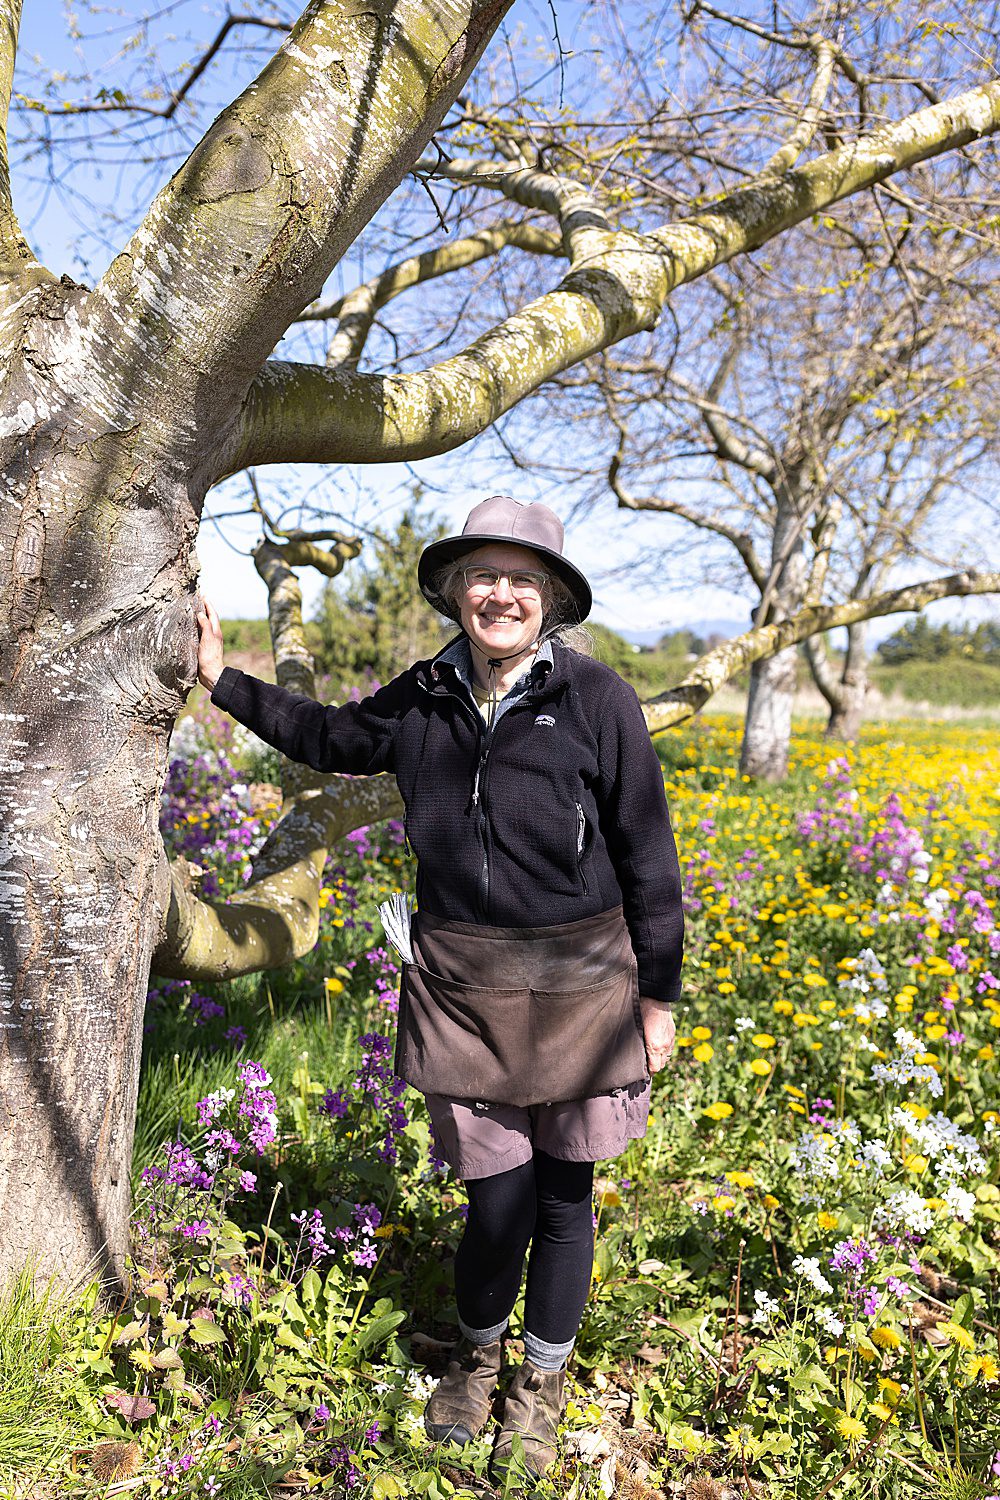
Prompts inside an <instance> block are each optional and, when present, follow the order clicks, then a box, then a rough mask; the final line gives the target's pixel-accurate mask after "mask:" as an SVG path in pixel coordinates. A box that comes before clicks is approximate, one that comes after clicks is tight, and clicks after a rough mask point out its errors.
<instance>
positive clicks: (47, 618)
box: [0, 0, 510, 1284]
mask: <svg viewBox="0 0 1000 1500" xmlns="http://www.w3.org/2000/svg"><path fill="white" fill-rule="evenodd" d="M509 4H510V0H441V3H438V4H435V5H434V6H433V7H431V6H429V5H427V4H426V0H399V3H393V4H392V5H388V4H387V3H385V0H371V3H370V4H367V3H366V5H365V7H364V8H363V9H361V8H359V7H357V6H356V5H354V4H353V0H311V3H310V4H309V6H308V7H307V8H306V10H305V11H304V12H303V15H302V17H301V18H300V20H299V22H298V23H297V24H296V26H295V28H294V29H293V31H292V34H291V36H290V37H289V40H288V42H286V43H285V45H284V46H283V47H282V48H281V49H280V50H279V52H278V53H277V54H276V56H275V58H274V59H272V61H271V63H269V64H268V66H267V68H266V69H265V70H264V73H263V74H262V75H261V77H260V79H259V80H258V82H257V84H255V85H254V86H252V87H251V89H249V90H248V91H247V92H246V93H245V94H244V95H243V96H242V98H241V99H240V100H238V101H236V103H235V104H234V105H233V106H231V108H230V109H229V110H228V111H225V112H224V114H223V115H222V116H221V117H220V120H219V121H217V122H216V125H215V126H213V127H212V129H211V130H210V131H209V132H208V134H207V136H206V137H205V139H204V140H203V141H202V143H201V144H200V146H198V147H197V148H196V150H195V151H194V153H193V154H192V156H191V157H190V158H189V160H188V162H187V163H186V164H185V165H184V167H182V169H181V170H180V172H179V173H178V174H177V175H176V176H175V178H174V179H173V180H172V182H171V183H170V184H168V185H167V187H166V188H164V189H163V191H162V192H161V194H160V195H159V197H158V198H157V200H156V202H155V204H154V205H153V207H152V208H151V210H150V212H149V214H148V215H147V218H146V221H145V222H144V223H143V224H142V225H141V227H140V228H139V230H138V231H137V232H136V234H135V235H134V236H133V239H132V241H131V242H130V244H129V246H128V247H127V249H126V250H125V251H124V252H123V253H122V254H121V255H119V256H118V257H117V258H116V259H115V261H114V262H113V264H112V265H111V267H110V268H109V269H108V271H107V273H106V275H105V276H104V277H103V278H102V279H101V281H100V282H99V283H98V285H97V287H96V288H95V289H94V291H93V292H87V291H86V289H84V288H82V287H78V286H76V285H74V284H73V283H72V282H71V281H69V279H68V278H64V279H63V281H62V282H57V281H55V279H54V278H53V277H51V276H50V275H49V274H48V273H46V272H45V271H44V270H43V269H42V268H40V267H38V266H37V265H35V264H34V263H33V262H30V261H28V260H25V259H24V257H25V256H26V255H28V254H29V252H27V248H26V247H24V251H23V254H22V251H21V248H20V242H19V241H18V238H17V231H16V227H15V226H16V221H15V220H14V219H13V217H12V213H11V212H10V211H9V204H7V203H5V201H4V200H5V196H6V186H7V184H6V175H5V167H4V162H5V158H4V157H3V156H2V153H0V278H2V277H3V276H4V275H6V277H7V279H6V281H5V282H4V283H3V286H2V296H0V344H2V347H3V352H4V359H3V368H2V370H0V1195H2V1196H0V1222H2V1224H3V1233H2V1235H0V1282H2V1281H3V1280H4V1279H5V1277H6V1275H8V1274H9V1273H11V1272H16V1271H17V1270H18V1269H19V1268H20V1267H21V1266H23V1265H24V1263H25V1262H26V1261H30V1262H32V1263H34V1264H35V1266H36V1268H37V1271H38V1274H39V1275H41V1276H48V1275H50V1274H52V1273H55V1274H57V1275H59V1276H60V1277H61V1278H62V1279H64V1280H65V1281H68V1282H71V1283H72V1282H75V1281H78V1280H79V1279H80V1278H82V1277H86V1276H90V1275H92V1274H97V1275H99V1276H101V1277H102V1278H103V1279H104V1280H105V1281H106V1282H109V1283H119V1284H120V1283H121V1281H122V1280H123V1278H124V1276H125V1273H126V1255H127V1248H128V1215H129V1176H130V1163H131V1151H132V1136H133V1126H134V1118H135V1105H136V1096H137V1091H138V1079H139V1061H140V1048H141V1034H142V1016H143V1008H144V1002H145V995H146V985H147V980H148V974H149V968H150V959H151V956H152V953H153V950H154V946H155V945H156V943H157V942H158V940H159V938H160V934H161V932H162V930H163V928H164V924H165V923H166V924H167V925H168V926H169V918H170V914H171V912H173V913H174V915H175V917H176V919H177V921H176V924H175V925H176V929H177V933H178V936H179V941H180V943H181V946H182V947H183V945H184V944H185V943H186V944H187V946H188V948H189V949H192V945H193V950H192V951H194V953H195V955H196V954H197V951H198V950H199V947H201V948H211V949H213V951H214V952H215V953H216V954H217V953H218V952H219V950H220V949H221V950H223V951H224V954H228V955H229V956H230V957H232V958H233V959H234V962H233V963H229V972H234V971H235V968H236V966H237V965H236V963H235V960H236V959H237V958H238V949H239V947H240V944H241V942H242V941H243V940H244V939H246V940H247V941H248V943H249V946H250V947H251V948H252V949H253V950H254V952H255V954H256V956H258V957H259V956H260V948H259V946H258V945H257V940H256V936H255V933H256V932H259V931H260V930H261V929H262V928H265V929H267V931H266V939H267V944H268V945H270V947H271V949H272V951H273V950H275V949H280V948H281V947H282V944H284V951H285V952H286V953H287V952H289V951H296V950H298V951H301V942H302V941H303V939H302V932H301V928H302V924H301V922H299V921H298V919H297V915H296V913H297V907H298V903H299V902H300V899H301V889H300V888H301V887H302V886H303V884H305V885H307V886H308V885H309V884H310V883H311V884H312V885H316V883H317V882H318V874H317V873H316V869H315V865H316V861H317V860H318V859H319V854H318V849H319V847H320V844H321V841H322V837H323V836H329V833H330V830H331V829H332V828H335V826H336V819H335V818H334V817H333V814H332V813H331V812H329V811H327V812H324V813H323V814H322V815H320V814H317V815H316V816H313V809H311V808H309V809H307V810H303V811H302V813H301V815H300V817H299V819H298V822H297V824H295V825H294V826H295V827H296V828H297V830H298V836H299V843H300V848H299V850H298V855H299V857H298V859H297V860H296V861H295V863H296V873H295V875H294V877H292V878H289V877H288V875H287V873H286V872H282V871H280V870H279V871H278V872H277V874H275V875H273V877H272V879H271V887H272V888H271V889H270V891H269V894H270V895H271V896H272V897H273V898H274V900H273V902H272V906H276V907H277V909H278V921H277V923H275V922H273V921H272V920H271V917H270V914H269V912H267V911H265V912H264V913H263V914H256V917H257V918H259V920H256V927H255V914H254V912H253V910H252V908H248V907H246V906H244V909H243V910H242V912H240V911H237V912H234V914H233V916H232V918H231V919H228V922H229V925H228V926H227V921H226V920H222V919H220V920H219V921H217V923H216V929H217V930H215V931H213V932H211V933H205V932H204V931H203V930H202V928H201V927H199V924H198V922H197V921H193V922H192V923H191V924H188V925H185V915H186V907H185V903H184V899H183V892H182V893H181V894H180V896H178V893H177V892H176V891H172V881H171V872H170V870H169V867H168V865H167V862H166V859H165V857H164V854H163V848H162V843H161V841H160V838H159V833H158V826H157V824H158V812H159V796H160V788H161V786H162V783H163V777H164V772H165V767H166V757H167V743H168V737H169V733H170V730H171V727H172V725H173V723H174V721H175V719H176V717H177V714H178V713H179V711H180V709H181V708H182V707H183V704H184V700H185V697H186V694H187V692H188V691H189V689H190V688H191V686H192V685H193V682H194V679H195V668H196V649H197V645H196V643H197V630H196V627H195V624H194V618H193V616H194V603H195V590H196V585H197V559H196V557H195V555H194V551H193V546H194V539H195V536H196V532H197V527H198V519H199V516H200V513H201V507H202V503H203V500H204V496H205V493H206V491H207V489H208V488H209V486H210V485H211V484H213V483H215V482H217V481H218V480H219V479H220V478H221V477H222V475H223V472H224V469H225V461H224V458H223V457H222V450H223V447H224V444H225V439H226V434H227V433H230V432H232V430H233V428H234V426H235V424H236V420H237V417H238V414H239V411H240V409H241V407H242V403H243V401H244V398H245V396H246V392H247V389H248V387H249V385H250V383H251V382H252V381H253V379H254V378H255V376H256V375H257V373H258V371H259V369H260V366H261V363H262V362H263V361H264V360H265V359H266V357H267V355H268V354H270V352H271V351H272V350H273V348H274V345H275V343H276V341H277V340H278V339H279V338H280V337H281V335H282V334H283V332H284V331H285V328H286V327H287V326H288V324H289V323H290V322H291V321H292V320H293V319H294V318H295V317H296V316H297V315H298V313H299V312H301V311H302V309H303V308H304V307H305V306H306V304H307V303H308V302H309V301H310V300H311V299H312V298H314V297H315V296H316V294H317V293H318V292H319V290H320V288H321V287H322V285H323V283H324V282H325V280H326V278H327V276H328V275H329V272H330V271H331V270H332V269H333V266H334V264H335V263H336V260H337V258H338V257H339V255H341V254H342V253H343V252H344V250H346V249H347V248H348V247H349V245H350V244H351V242H352V241H353V240H354V239H355V237H356V235H357V233H358V231H359V230H360V228H361V227H362V225H363V224H364V223H365V222H366V220H367V219H368V218H369V217H370V216H371V214H372V213H373V212H374V211H375V210H376V209H377V208H378V207H379V205H380V204H381V203H382V202H383V201H384V199H385V198H386V197H387V196H388V194H389V193H390V192H391V191H392V189H393V188H394V187H395V186H396V184H397V183H398V182H399V180H400V178H401V177H402V175H403V174H404V172H405V171H406V170H407V169H408V167H409V166H410V163H411V162H412V161H413V159H414V157H415V156H416V155H417V154H418V153H419V151H420V150H422V149H423V147H424V145H425V144H426V142H427V140H428V138H429V136H430V133H431V131H432V130H433V129H434V127H435V125H436V123H437V122H438V121H439V120H440V119H441V118H442V116H443V114H444V112H445V110H446V109H447V108H448V106H449V105H450V103H451V102H452V101H453V100H454V98H455V97H456V96H457V94H458V93H459V91H460V90H461V88H462V86H463V84H464V82H465V79H466V78H467V77H468V74H469V72H470V71H471V69H472V67H473V65H474V63H475V62H476V61H477V59H478V57H479V54H480V52H481V51H482V48H483V46H484V45H485V43H486V41H487V40H488V38H489V36H490V34H491V33H492V31H493V30H495V28H496V27H497V26H498V25H499V23H500V21H501V20H502V18H503V15H504V13H505V12H506V10H507V9H508V8H509ZM17 9H18V7H17V6H16V5H14V4H12V3H11V0H0V21H3V20H6V21H7V22H8V25H9V28H10V29H11V32H13V31H16V12H17ZM5 39H6V34H5V32H4V29H3V26H0V93H2V91H3V89H4V88H5V87H8V86H9V80H10V74H11V72H12V69H11V68H10V67H9V66H7V62H9V59H7V60H6V61H5V53H4V44H5ZM10 46H11V47H12V46H13V39H12V35H11V36H10ZM0 102H4V103H5V102H6V101H0ZM0 113H2V112H0ZM19 257H20V258H19ZM372 796H373V794H372V793H371V791H370V790H369V791H367V792H366V793H365V798H366V800H367V801H368V802H369V805H371V806H372V807H373V810H374V808H375V807H376V806H378V807H381V808H385V806H386V803H385V798H384V797H383V796H382V794H381V792H376V793H375V794H374V802H372V801H371V798H372ZM313 800H314V801H322V800H323V799H322V798H320V799H315V798H314V799H313ZM327 800H329V799H327ZM383 815H384V814H383ZM341 821H342V820H341ZM321 863H322V861H320V864H321ZM172 896H173V900H172V899H171V898H172ZM307 904H308V903H307ZM201 915H202V912H201V908H200V907H199V908H198V909H197V912H196V916H201ZM282 917H284V922H283V924H282ZM241 923H242V926H241V925H240V924H241ZM308 925H309V924H308V923H306V927H307V929H308ZM275 926H277V927H278V928H279V929H282V930H279V931H277V932H275V931H274V930H273V929H274V928H275ZM227 945H228V947H227ZM194 961H195V966H196V967H197V958H196V956H195V960H194ZM227 962H228V959H227ZM258 966H259V965H258Z"/></svg>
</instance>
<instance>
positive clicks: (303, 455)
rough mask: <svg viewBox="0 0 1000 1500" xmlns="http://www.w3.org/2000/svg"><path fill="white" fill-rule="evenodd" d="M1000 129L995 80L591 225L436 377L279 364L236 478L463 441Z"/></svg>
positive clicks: (254, 413) (413, 453) (255, 389)
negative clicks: (618, 222)
mask: <svg viewBox="0 0 1000 1500" xmlns="http://www.w3.org/2000/svg"><path fill="white" fill-rule="evenodd" d="M998 126H1000V83H989V84H985V85H983V86H982V87H980V88H976V89H971V90H969V91H968V92H967V93H965V94H961V95H958V96H956V97H955V98H954V99H951V100H948V101H946V102H945V103H943V104H940V105H936V106H933V107H932V108H929V109H924V110H920V111H918V112H917V113H916V114H913V115H910V116H908V117H907V118H906V119H904V120H901V121H899V122H897V123H896V124H893V125H886V126H883V127H881V128H880V129H879V130H877V131H875V132H873V133H872V134H871V135H869V136H864V137H862V138H861V139H860V140H858V141H855V142H852V143H851V144H850V145H846V146H841V147H838V148H837V149H836V150H834V151H830V152H827V153H826V154H825V155H823V156H820V157H817V158H816V159H815V160H813V161H811V162H809V163H807V164H806V165H805V166H802V167H797V168H794V169H793V170H791V171H789V172H786V173H785V174H784V175H783V176H781V177H778V178H774V179H767V180H765V181H761V182H758V183H757V184H756V185H754V186H753V187H750V188H744V189H739V190H737V191H736V192H734V193H732V194H730V195H729V196H728V197H726V198H724V199H722V200H721V201H720V202H718V203H716V204H714V205H713V206H712V207H711V208H709V209H706V210H704V211H703V212H701V213H698V214H695V215H692V216H691V217H690V218H688V219H686V220H682V221H680V222H679V223H676V224H673V225H667V226H665V227H664V228H662V229H659V230H655V231H653V232H652V233H651V234H649V235H634V234H630V233H628V232H627V231H607V232H605V231H602V230H600V229H596V228H595V229H589V230H588V231H587V235H588V241H587V242H588V251H587V255H586V257H585V258H584V259H583V260H580V261H578V262H577V264H576V265H575V266H574V268H573V270H572V271H571V272H570V274H569V275H568V276H567V277H566V278H565V279H564V280H563V281H562V282H561V284H560V285H559V286H558V287H557V288H556V289H555V290H553V291H551V292H549V293H547V294H546V295H544V296H542V297H540V298H538V299H536V300H535V301H533V302H531V303H529V304H528V306H526V307H525V308H523V309H522V310H521V311H520V312H518V313H515V314H514V315H513V316H512V317H510V318H508V319H507V320H505V321H504V322H502V323H501V324H500V325H499V326H498V327H496V328H494V329H493V330H491V331H490V332H488V333H487V334H485V335H483V336H482V337H481V338H479V339H477V340H476V341H475V343H473V344H472V345H471V346H470V347H469V348H468V349H466V350H465V351H464V352H463V353H461V354H458V355H455V356H453V357H452V358H450V359H448V360H445V361H442V362H441V363H440V364H438V365H435V366H432V367H431V368H429V369H427V370H423V371H419V372H415V373H413V374H407V375H396V376H388V375H362V374H358V373H355V372H351V373H349V372H345V371H343V370H333V371H330V370H324V369H322V368H321V367H318V366H309V365H296V364H283V363H281V362H278V361H273V362H271V363H269V364H268V365H266V366H265V367H264V369H263V370H262V371H261V374H260V376H259V377H258V379H257V380H256V381H255V382H254V385H253V386H252V388H251V390H250V393H249V396H248V399H247V403H246V406H245V410H244V417H243V424H242V432H241V433H240V434H239V436H238V437H236V438H234V442H233V445H232V447H231V448H230V450H229V453H228V454H227V456H226V472H231V471H233V470H235V469H240V468H243V467H246V466H247V465H248V464H252V463H255V462H280V461H286V460H300V461H306V462H309V461H313V462H326V463H335V462H389V461H392V460H396V459H414V458H424V457H428V456H430V455H432V454H436V453H444V452H447V451H448V450H450V449H452V448H455V447H459V446H460V445H461V444H463V443H465V442H468V441H469V440H470V439H471V438H473V437H474V436H476V435H477V434H478V433H480V432H482V431H484V430H485V429H486V428H487V427H489V426H490V424H491V423H493V422H495V421H496V420H497V418H498V417H500V416H502V415H503V413H504V412H506V411H508V410H509V409H510V408H511V407H512V406H514V405H515V404H516V403H517V402H518V401H520V400H521V399H523V397H524V396H526V395H527V394H528V393H529V392H531V391H533V390H536V389H537V388H538V387H539V386H540V385H542V384H543V383H544V382H545V381H546V380H549V379H551V378H552V377H553V376H554V375H557V374H559V373H561V372H562V371H563V370H566V369H567V368H568V367H569V366H570V365H572V364H576V363H578V362H579V361H580V360H583V359H586V358H587V357H588V356H590V355H591V354H595V353H597V352H598V351H599V350H601V349H606V348H607V347H608V346H609V345H611V344H614V343H617V342H618V341H619V340H621V339H623V338H627V337H629V336H630V335H631V334H635V333H639V332H641V331H643V330H644V329H648V328H651V327H653V326H654V325H655V323H656V321H657V319H658V317H659V315H660V312H661V310H662V308H663V305H664V302H665V301H666V299H667V297H668V296H669V295H670V293H671V292H672V291H673V290H674V289H675V288H676V287H678V286H680V285H682V284H683V283H685V282H688V281H691V280H694V279H695V278H696V277H699V276H703V275H705V274H706V272H708V271H710V270H712V269H713V268H714V267H716V266H718V265H720V264H721V263H723V262H724V261H728V260H731V259H732V258H733V257H734V256H736V255H740V254H743V253H744V252H746V251H748V250H753V249H756V248H758V247H759V246H760V245H763V244H764V243H766V241H767V240H769V239H771V238H773V236H775V235H777V234H780V233H781V232H783V231H784V230H786V229H789V228H790V227H792V226H793V225H795V224H799V223H801V222H802V221H803V220H804V219H806V218H809V217H811V216H812V215H813V214H815V213H818V212H820V211H821V210H822V209H824V208H826V207H828V206H829V205H830V204H832V203H835V202H838V201H840V200H841V199H842V198H845V197H848V196H850V195H851V194H853V193H857V192H860V191H862V190H863V189H865V188H868V187H871V186H872V185H873V184H874V183H876V182H881V181H882V180H883V179H884V178H886V177H888V176H890V175H891V174H892V173H893V172H898V171H902V170H905V169H906V168H908V167H912V166H915V165H916V164H917V163H919V162H922V161H926V160H928V159H929V158H931V157H933V156H936V155H940V154H941V153H942V152H945V151H949V150H952V149H955V148H956V147H958V146H962V145H966V144H968V142H969V141H972V140H975V139H977V138H979V137H980V136H983V135H987V134H990V133H992V132H993V131H995V130H996V129H997V128H998ZM493 171H494V173H495V172H496V169H495V168H494V169H493ZM504 175H505V176H506V177H507V178H508V179H509V178H511V177H513V178H515V179H516V178H518V177H520V176H521V175H522V174H518V173H513V174H511V173H509V172H508V173H506V174H504Z"/></svg>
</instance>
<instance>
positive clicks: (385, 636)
mask: <svg viewBox="0 0 1000 1500" xmlns="http://www.w3.org/2000/svg"><path fill="white" fill-rule="evenodd" d="M446 532H447V527H446V526H445V525H444V523H443V522H441V521H440V520H438V519H437V518H436V517H435V516H432V515H425V514H423V513H422V512H421V511H420V510H419V509H418V508H417V506H416V505H412V506H410V507H409V508H408V509H407V510H406V511H405V512H404V514H403V516H402V517H401V519H400V522H399V525H398V526H397V527H396V530H395V532H394V534H393V535H392V536H391V537H387V538H385V539H382V540H377V541H375V542H371V543H368V544H367V545H366V548H365V551H364V552H363V553H362V555H361V558H360V560H359V561H358V562H357V563H351V564H349V565H348V567H347V570H346V572H345V574H344V575H343V577H342V578H336V579H331V581H330V582H329V583H328V584H327V585H326V587H325V589H324V590H323V595H322V598H321V600H320V604H319V609H318V612H317V615H316V618H315V620H313V621H311V622H310V627H309V633H308V634H309V644H310V646H311V647H312V650H313V652H314V655H315V657H316V665H317V668H318V670H319V671H320V672H325V673H328V674H329V675H330V677H331V678H332V680H333V681H334V683H343V684H345V685H349V686H352V687H355V686H356V687H367V686H368V685H369V684H370V683H371V681H372V679H374V680H375V681H377V682H381V683H385V682H388V681H390V679H391V678H393V677H395V676H397V675H398V673H400V672H402V671H404V670H405V668H406V667H408V666H409V665H410V664H411V662H414V661H419V660H420V659H421V658H422V657H427V656H433V654H434V652H435V651H437V650H439V649H440V647H441V646H442V645H443V643H444V641H445V639H446V638H447V637H446V627H445V624H444V622H443V621H442V619H441V617H440V616H439V615H437V614H435V612H434V611H433V610H432V609H431V608H430V606H429V605H428V604H427V602H426V600H425V599H424V597H423V595H422V594H421V593H420V590H419V589H418V588H417V561H418V559H419V557H420V554H421V552H422V551H423V550H424V548H425V547H426V546H427V544H428V543H429V542H432V541H436V540H437V539H438V538H439V537H442V536H444V535H445V534H446ZM447 628H449V629H453V628H454V627H451V626H449V627H447Z"/></svg>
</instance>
